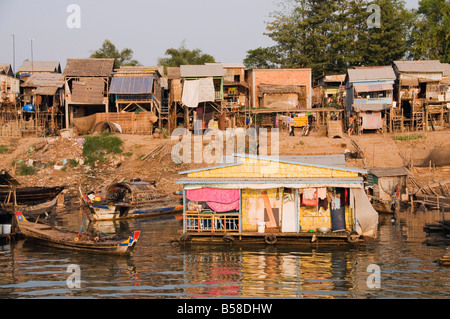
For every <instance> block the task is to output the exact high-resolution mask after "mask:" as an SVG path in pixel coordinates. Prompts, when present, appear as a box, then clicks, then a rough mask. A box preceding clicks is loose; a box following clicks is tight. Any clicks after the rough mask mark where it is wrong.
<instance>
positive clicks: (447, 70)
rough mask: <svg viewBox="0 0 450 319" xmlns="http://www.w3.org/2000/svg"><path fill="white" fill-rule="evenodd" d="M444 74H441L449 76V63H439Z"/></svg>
mask: <svg viewBox="0 0 450 319" xmlns="http://www.w3.org/2000/svg"><path fill="white" fill-rule="evenodd" d="M441 65H442V68H443V71H444V74H442V76H444V77H450V63H441Z"/></svg>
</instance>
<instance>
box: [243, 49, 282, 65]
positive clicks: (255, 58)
mask: <svg viewBox="0 0 450 319" xmlns="http://www.w3.org/2000/svg"><path fill="white" fill-rule="evenodd" d="M278 60H279V57H278V55H277V51H276V48H275V47H269V48H261V47H260V48H257V49H254V50H249V51H247V57H246V58H245V59H244V65H245V66H246V67H247V68H248V69H274V68H276V67H278V65H279V62H278Z"/></svg>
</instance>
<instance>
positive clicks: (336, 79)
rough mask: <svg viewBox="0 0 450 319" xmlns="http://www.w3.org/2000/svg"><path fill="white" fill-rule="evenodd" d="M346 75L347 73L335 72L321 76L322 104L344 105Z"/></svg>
mask: <svg viewBox="0 0 450 319" xmlns="http://www.w3.org/2000/svg"><path fill="white" fill-rule="evenodd" d="M345 76H346V74H335V75H325V76H323V77H321V78H319V80H318V82H319V87H320V96H321V106H342V105H344V98H345V93H346V92H345ZM334 104H337V105H334Z"/></svg>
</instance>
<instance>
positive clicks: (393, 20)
mask: <svg viewBox="0 0 450 319" xmlns="http://www.w3.org/2000/svg"><path fill="white" fill-rule="evenodd" d="M374 3H375V4H377V5H378V6H379V7H380V9H381V21H380V22H381V25H380V28H371V29H368V28H366V30H365V31H363V32H360V33H359V42H360V43H361V46H362V48H363V50H362V52H363V56H362V63H363V64H364V65H368V66H370V65H391V64H392V62H393V61H395V60H400V59H403V58H405V57H406V56H407V53H408V50H409V49H408V48H409V37H410V36H409V35H410V32H411V28H412V23H413V20H414V19H413V13H411V12H410V11H408V10H407V9H406V8H405V7H404V2H403V1H400V0H375V1H374ZM369 14H370V13H369Z"/></svg>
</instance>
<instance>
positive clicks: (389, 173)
mask: <svg viewBox="0 0 450 319" xmlns="http://www.w3.org/2000/svg"><path fill="white" fill-rule="evenodd" d="M367 171H368V172H369V173H371V174H373V175H375V176H378V177H393V176H406V175H408V174H409V172H408V170H407V169H406V168H405V167H403V166H401V167H372V168H368V169H367Z"/></svg>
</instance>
